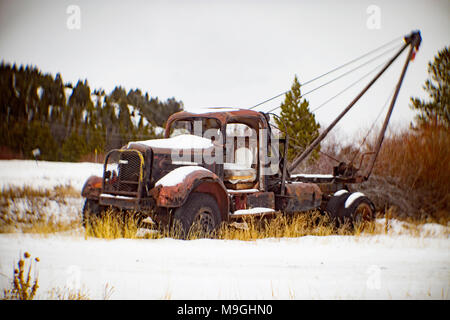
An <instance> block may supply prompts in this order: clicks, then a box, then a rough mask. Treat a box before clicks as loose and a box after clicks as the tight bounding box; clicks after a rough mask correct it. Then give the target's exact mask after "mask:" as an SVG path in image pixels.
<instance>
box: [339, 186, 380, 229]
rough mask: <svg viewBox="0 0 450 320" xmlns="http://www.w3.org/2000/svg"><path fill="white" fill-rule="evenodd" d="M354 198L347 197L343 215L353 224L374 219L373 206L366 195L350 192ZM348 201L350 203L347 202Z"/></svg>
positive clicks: (361, 223) (363, 223)
mask: <svg viewBox="0 0 450 320" xmlns="http://www.w3.org/2000/svg"><path fill="white" fill-rule="evenodd" d="M352 196H356V197H354V199H352V198H350V197H349V198H348V199H347V201H346V203H345V205H344V212H343V215H344V217H347V218H348V219H349V220H350V221H351V222H352V225H353V226H356V225H360V226H362V227H364V225H365V224H367V223H370V222H372V221H374V220H375V206H374V204H373V203H372V201H370V199H369V198H368V197H366V196H365V195H363V194H357V193H354V194H352ZM349 202H350V203H349Z"/></svg>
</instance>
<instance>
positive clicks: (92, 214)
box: [81, 199, 101, 227]
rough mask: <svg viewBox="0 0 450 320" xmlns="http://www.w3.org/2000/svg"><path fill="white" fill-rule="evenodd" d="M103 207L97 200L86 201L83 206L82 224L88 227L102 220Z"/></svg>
mask: <svg viewBox="0 0 450 320" xmlns="http://www.w3.org/2000/svg"><path fill="white" fill-rule="evenodd" d="M100 213H101V206H100V204H99V203H98V201H97V200H94V199H86V201H85V202H84V206H83V211H82V214H81V224H82V226H83V227H86V225H87V224H90V223H91V222H92V221H93V220H95V219H98V218H100Z"/></svg>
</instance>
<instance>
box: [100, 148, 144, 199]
mask: <svg viewBox="0 0 450 320" xmlns="http://www.w3.org/2000/svg"><path fill="white" fill-rule="evenodd" d="M143 165H144V158H143V156H142V154H141V153H140V152H139V151H136V150H113V151H111V152H109V153H108V154H107V156H106V159H105V166H104V172H103V179H104V184H103V193H110V194H117V195H128V196H136V197H138V196H139V195H140V191H141V185H142V179H143Z"/></svg>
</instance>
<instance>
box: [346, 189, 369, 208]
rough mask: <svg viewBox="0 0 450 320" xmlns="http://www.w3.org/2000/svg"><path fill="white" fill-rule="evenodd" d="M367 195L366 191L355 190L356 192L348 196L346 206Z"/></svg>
mask: <svg viewBox="0 0 450 320" xmlns="http://www.w3.org/2000/svg"><path fill="white" fill-rule="evenodd" d="M365 196H366V195H365V194H364V193H362V192H354V193H352V194H351V195H350V196H349V197H348V198H347V200H346V201H345V207H346V208H348V207H350V206H351V205H352V203H353V202H354V201H355V200H356V199H358V198H361V197H365Z"/></svg>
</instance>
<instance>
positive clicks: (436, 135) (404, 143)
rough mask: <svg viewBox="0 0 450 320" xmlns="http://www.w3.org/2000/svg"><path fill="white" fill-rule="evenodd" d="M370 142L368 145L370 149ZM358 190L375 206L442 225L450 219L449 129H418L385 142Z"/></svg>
mask: <svg viewBox="0 0 450 320" xmlns="http://www.w3.org/2000/svg"><path fill="white" fill-rule="evenodd" d="M372 143H373V142H372V141H371V142H370V143H369V144H368V148H371V145H373V144H372ZM362 189H363V190H364V192H365V193H367V194H368V195H369V196H371V198H372V200H373V201H375V202H376V204H377V205H378V207H384V208H388V207H390V206H395V207H397V208H398V213H399V214H400V215H403V216H409V217H417V218H419V219H420V220H427V219H428V220H430V221H436V222H440V223H443V224H446V223H447V222H448V220H449V216H450V130H449V129H448V128H444V127H435V126H434V127H432V126H428V127H422V128H420V129H419V130H411V129H409V130H401V131H399V132H397V133H394V134H392V135H391V136H390V137H389V138H387V139H385V141H384V143H383V146H382V148H381V150H380V154H379V156H378V159H377V162H376V165H375V168H374V171H373V176H372V177H371V178H370V179H369V181H368V182H367V183H365V184H363V186H362Z"/></svg>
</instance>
